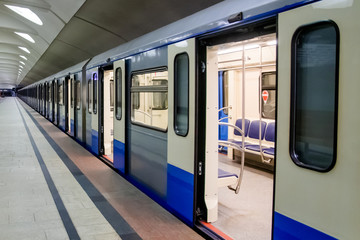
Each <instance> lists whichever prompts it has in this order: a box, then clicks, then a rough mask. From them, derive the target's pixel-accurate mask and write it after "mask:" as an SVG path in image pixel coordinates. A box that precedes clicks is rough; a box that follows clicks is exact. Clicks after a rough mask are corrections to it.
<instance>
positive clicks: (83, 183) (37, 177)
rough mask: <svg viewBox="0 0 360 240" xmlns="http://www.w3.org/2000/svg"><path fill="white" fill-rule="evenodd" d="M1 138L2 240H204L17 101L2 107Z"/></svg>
mask: <svg viewBox="0 0 360 240" xmlns="http://www.w3.org/2000/svg"><path fill="white" fill-rule="evenodd" d="M25 109H26V110H25ZM29 114H30V115H29ZM23 119H24V120H25V122H26V126H27V128H28V130H26V126H25V124H24V121H23ZM27 131H29V134H30V136H29V134H28V132H27ZM1 136H2V139H1V141H0V239H70V238H71V237H69V236H75V235H76V234H77V235H78V236H79V237H80V238H81V239H120V238H122V239H140V238H142V239H201V237H200V236H199V235H198V234H197V233H195V232H194V231H193V230H192V229H191V228H189V227H188V226H186V225H185V224H183V223H182V222H181V221H179V220H178V219H177V218H175V217H174V216H173V215H171V214H169V213H168V212H167V211H166V210H164V209H163V208H162V207H160V206H159V205H158V204H157V203H155V202H154V201H152V200H151V199H150V198H148V197H147V196H146V195H144V194H143V193H142V192H140V191H139V190H138V189H136V188H135V187H134V186H132V185H131V184H130V183H128V182H127V181H126V180H124V179H123V178H122V177H121V176H120V175H118V174H117V173H116V172H114V171H113V170H112V169H110V168H109V167H108V166H106V165H105V164H104V163H102V162H101V161H100V160H99V159H97V158H96V157H94V156H93V155H92V154H90V153H89V152H88V151H86V150H85V149H84V148H83V147H81V146H80V145H79V144H78V143H76V142H75V141H73V140H72V139H71V138H70V137H68V136H67V135H66V134H65V133H63V132H61V131H60V130H59V129H58V128H56V127H55V126H54V125H53V124H52V123H50V122H49V121H47V120H46V119H44V118H43V117H42V116H40V115H39V114H37V113H36V112H35V111H34V110H32V109H31V108H29V107H28V106H27V105H25V104H23V103H22V102H21V100H18V99H16V98H5V99H0V137H1ZM31 138H33V142H34V143H35V147H34V146H33V145H32V144H31V140H30V139H31ZM35 148H37V149H38V154H36V150H35ZM39 158H41V159H43V161H44V164H43V165H45V167H46V169H47V170H48V172H49V173H50V176H51V180H52V181H53V183H54V188H55V189H56V191H57V192H58V194H59V197H58V198H56V195H55V197H54V194H52V192H50V190H49V186H50V185H49V179H48V177H44V170H43V169H42V167H41V161H40V160H38V159H39ZM43 168H44V166H43ZM45 175H46V174H45ZM50 189H51V187H50ZM54 199H55V200H54ZM59 201H61V202H62V203H63V205H64V209H62V208H61V207H60V208H59V203H58V202H59ZM59 209H60V211H59ZM64 211H65V212H67V213H68V215H69V216H70V218H71V220H70V222H72V224H73V226H74V227H75V232H76V234H75V235H71V233H69V228H66V226H67V227H68V226H69V225H71V224H69V221H67V220H66V219H65V220H64V217H63V215H61V214H63V213H64ZM59 212H60V213H61V214H59ZM70 231H71V230H70Z"/></svg>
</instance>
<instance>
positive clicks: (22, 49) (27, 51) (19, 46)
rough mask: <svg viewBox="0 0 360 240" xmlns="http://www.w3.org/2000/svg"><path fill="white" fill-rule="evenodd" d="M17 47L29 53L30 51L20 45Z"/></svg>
mask: <svg viewBox="0 0 360 240" xmlns="http://www.w3.org/2000/svg"><path fill="white" fill-rule="evenodd" d="M19 48H20V49H21V50H23V51H24V52H27V53H30V51H29V50H28V49H27V48H26V47H20V46H19Z"/></svg>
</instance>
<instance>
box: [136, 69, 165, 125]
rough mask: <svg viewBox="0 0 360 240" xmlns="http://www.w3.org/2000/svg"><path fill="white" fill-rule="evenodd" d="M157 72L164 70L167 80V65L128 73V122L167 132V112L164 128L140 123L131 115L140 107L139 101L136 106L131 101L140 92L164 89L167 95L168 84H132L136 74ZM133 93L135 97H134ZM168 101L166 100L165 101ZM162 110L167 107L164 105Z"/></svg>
mask: <svg viewBox="0 0 360 240" xmlns="http://www.w3.org/2000/svg"><path fill="white" fill-rule="evenodd" d="M157 72H166V73H167V82H168V80H169V75H168V74H169V72H168V68H167V67H165V66H164V67H159V68H152V69H147V70H139V71H134V72H131V74H130V80H131V81H130V122H131V124H133V125H138V126H141V127H144V128H148V129H152V130H155V131H159V132H167V131H168V127H169V114H168V112H167V114H166V116H167V126H166V128H161V127H157V126H154V125H150V124H146V123H142V122H139V121H136V120H135V118H134V117H133V115H134V114H133V113H134V112H133V111H134V109H135V110H138V109H139V108H140V101H139V100H138V101H137V105H136V107H134V105H133V101H134V100H135V99H137V98H138V99H140V94H141V93H149V92H152V93H154V92H161V91H165V90H166V93H167V96H168V84H167V85H166V86H163V85H147V86H141V85H135V86H133V79H134V76H137V75H141V74H151V73H157ZM162 80H164V79H162ZM141 90H142V91H141ZM134 95H135V97H134ZM167 102H168V101H167ZM162 110H166V111H168V107H166V109H162Z"/></svg>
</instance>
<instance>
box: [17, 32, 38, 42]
mask: <svg viewBox="0 0 360 240" xmlns="http://www.w3.org/2000/svg"><path fill="white" fill-rule="evenodd" d="M15 33H16V34H17V35H19V36H20V37H22V38H25V39H26V40H28V41H29V42H32V43H35V40H34V39H33V38H32V37H31V36H30V35H29V34H27V33H21V32H15Z"/></svg>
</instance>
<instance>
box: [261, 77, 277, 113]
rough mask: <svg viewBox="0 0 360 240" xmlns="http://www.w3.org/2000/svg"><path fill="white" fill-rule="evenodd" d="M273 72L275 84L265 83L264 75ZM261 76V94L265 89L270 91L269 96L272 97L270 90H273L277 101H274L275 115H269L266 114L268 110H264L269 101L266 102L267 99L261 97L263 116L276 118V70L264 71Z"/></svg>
mask: <svg viewBox="0 0 360 240" xmlns="http://www.w3.org/2000/svg"><path fill="white" fill-rule="evenodd" d="M272 74H273V75H275V83H274V85H271V84H269V85H264V81H263V76H264V75H272ZM260 78H261V81H260V82H261V86H260V87H261V94H262V93H263V92H264V91H268V93H269V95H268V98H270V95H271V94H270V91H273V92H274V94H275V96H274V101H275V103H274V107H273V109H274V116H273V117H268V116H267V115H266V112H265V111H264V110H265V104H267V103H265V101H264V100H263V99H262V97H261V100H260V101H261V117H262V118H264V119H270V120H275V118H276V71H269V72H262V73H261V76H260Z"/></svg>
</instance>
